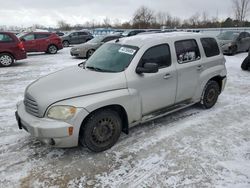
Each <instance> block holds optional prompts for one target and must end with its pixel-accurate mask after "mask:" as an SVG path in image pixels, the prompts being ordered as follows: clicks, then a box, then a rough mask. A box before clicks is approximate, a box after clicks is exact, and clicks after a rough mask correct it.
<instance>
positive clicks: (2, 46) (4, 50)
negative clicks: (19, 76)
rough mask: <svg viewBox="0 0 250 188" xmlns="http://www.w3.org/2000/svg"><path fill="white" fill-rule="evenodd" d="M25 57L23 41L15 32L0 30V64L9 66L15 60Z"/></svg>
mask: <svg viewBox="0 0 250 188" xmlns="http://www.w3.org/2000/svg"><path fill="white" fill-rule="evenodd" d="M26 57H27V55H26V52H25V50H24V47H23V43H22V42H21V41H20V40H19V39H18V38H17V37H16V35H15V34H13V33H9V32H0V66H3V67H8V66H11V65H12V64H13V63H14V61H15V60H21V59H25V58H26Z"/></svg>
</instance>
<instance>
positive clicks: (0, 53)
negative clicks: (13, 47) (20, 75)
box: [0, 52, 16, 59]
mask: <svg viewBox="0 0 250 188" xmlns="http://www.w3.org/2000/svg"><path fill="white" fill-rule="evenodd" d="M1 54H9V55H10V56H11V57H12V58H13V59H16V58H15V56H14V55H13V54H12V53H10V52H1V53H0V55H1Z"/></svg>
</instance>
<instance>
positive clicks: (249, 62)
mask: <svg viewBox="0 0 250 188" xmlns="http://www.w3.org/2000/svg"><path fill="white" fill-rule="evenodd" d="M241 68H242V70H249V71H250V51H248V56H247V57H246V58H245V59H244V61H243V62H242V64H241Z"/></svg>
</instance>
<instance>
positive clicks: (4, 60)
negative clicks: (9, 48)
mask: <svg viewBox="0 0 250 188" xmlns="http://www.w3.org/2000/svg"><path fill="white" fill-rule="evenodd" d="M13 63H14V58H13V57H12V55H10V54H8V53H2V54H0V66H2V67H9V66H11V65H12V64H13Z"/></svg>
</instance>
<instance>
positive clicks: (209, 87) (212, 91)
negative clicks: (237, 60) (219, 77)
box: [200, 80, 220, 109]
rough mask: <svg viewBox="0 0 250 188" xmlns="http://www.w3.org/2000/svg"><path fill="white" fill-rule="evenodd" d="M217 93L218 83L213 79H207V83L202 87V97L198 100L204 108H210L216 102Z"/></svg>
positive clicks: (218, 91)
mask: <svg viewBox="0 0 250 188" xmlns="http://www.w3.org/2000/svg"><path fill="white" fill-rule="evenodd" d="M219 94H220V86H219V84H218V83H217V82H216V81H214V80H210V81H208V83H207V84H206V86H205V88H204V91H203V94H202V98H201V101H200V104H201V106H202V107H203V108H205V109H209V108H212V107H213V106H214V105H215V103H216V102H217V99H218V97H219Z"/></svg>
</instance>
